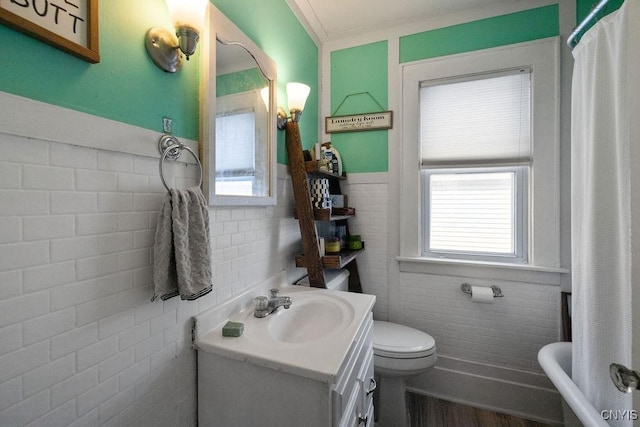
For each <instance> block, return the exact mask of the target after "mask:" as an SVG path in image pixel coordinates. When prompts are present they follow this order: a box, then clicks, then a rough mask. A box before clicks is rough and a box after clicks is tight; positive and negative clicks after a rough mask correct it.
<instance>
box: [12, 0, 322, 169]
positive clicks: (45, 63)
mask: <svg viewBox="0 0 640 427" xmlns="http://www.w3.org/2000/svg"><path fill="white" fill-rule="evenodd" d="M213 3H214V4H215V5H216V6H218V8H219V9H220V10H222V11H223V12H225V13H226V14H227V16H229V17H230V18H231V19H232V20H233V21H234V22H235V23H236V24H237V25H238V26H239V27H240V28H242V29H243V30H244V31H245V32H246V33H247V34H248V35H249V37H251V38H252V39H253V40H254V41H255V42H256V43H257V44H258V45H259V46H261V47H262V48H263V49H264V51H265V52H266V53H267V54H268V55H269V56H271V57H272V58H273V59H274V60H275V61H276V63H277V64H278V76H279V84H278V86H279V92H282V93H284V89H283V88H284V83H285V82H287V81H301V82H304V83H306V84H308V85H310V86H311V87H312V94H313V96H312V97H311V98H310V99H309V102H308V106H309V107H308V108H307V109H305V117H304V119H303V121H302V122H301V124H300V126H301V132H302V134H303V137H305V139H309V140H311V139H314V140H315V139H316V138H317V134H318V126H317V117H318V107H317V104H318V98H317V96H318V95H317V93H318V90H317V89H318V49H317V47H316V46H315V44H314V43H313V41H312V40H311V38H310V37H309V35H308V34H307V33H306V31H305V30H304V28H303V27H302V26H301V25H300V23H299V22H298V20H297V19H296V17H295V16H294V15H293V12H292V11H291V10H290V9H289V7H288V6H287V4H286V0H261V1H259V2H255V1H252V0H214V1H213ZM99 4H100V11H99V15H100V17H99V25H100V55H101V61H100V63H99V64H89V63H88V62H85V61H83V60H80V59H77V58H75V57H73V56H71V55H68V54H66V53H64V52H62V51H60V50H58V49H55V48H53V47H50V46H49V45H47V44H44V43H42V42H40V41H38V40H35V39H33V38H31V37H29V36H26V35H24V34H22V33H19V32H17V31H14V30H12V29H11V28H8V27H6V26H4V25H1V24H0V43H1V44H2V45H3V46H5V47H10V49H8V50H7V52H6V53H5V55H4V58H3V59H2V66H0V91H4V92H8V93H13V94H16V95H20V96H24V97H27V98H31V99H35V100H38V101H43V102H46V103H49V104H53V105H59V106H62V107H67V108H70V109H73V110H77V111H82V112H86V113H89V114H92V115H95V116H100V117H105V118H109V119H113V120H116V121H119V122H123V123H128V124H131V125H135V126H140V127H143V128H147V129H152V130H156V131H161V130H162V117H163V116H168V117H171V118H173V120H174V122H173V124H174V133H175V134H176V135H178V136H180V137H185V138H189V139H198V129H199V119H198V85H199V83H198V82H199V61H200V58H199V53H196V55H194V57H192V58H191V60H190V61H189V62H188V63H186V64H185V66H184V68H183V69H182V71H180V72H179V73H176V74H168V73H164V72H163V71H161V70H160V69H158V68H156V66H155V65H153V63H152V62H151V60H149V59H148V57H147V53H146V51H145V49H144V35H145V33H146V32H147V30H148V29H149V28H151V27H153V26H163V27H167V28H171V24H170V22H169V17H168V14H167V10H166V5H165V2H164V0H135V1H131V0H105V1H101V2H99ZM292 40H293V42H292ZM280 99H283V98H282V97H281V98H280ZM4 108H7V107H4ZM278 139H279V141H282V142H280V143H279V147H278V161H279V162H280V163H285V154H284V152H285V151H284V143H283V141H284V137H283V136H282V135H279V136H278ZM314 142H315V141H314ZM310 144H313V142H310Z"/></svg>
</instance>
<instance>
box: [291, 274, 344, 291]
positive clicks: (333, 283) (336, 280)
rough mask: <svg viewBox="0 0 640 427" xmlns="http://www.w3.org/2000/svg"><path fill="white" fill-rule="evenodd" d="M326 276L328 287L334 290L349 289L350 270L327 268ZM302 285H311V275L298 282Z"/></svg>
mask: <svg viewBox="0 0 640 427" xmlns="http://www.w3.org/2000/svg"><path fill="white" fill-rule="evenodd" d="M324 278H325V280H326V282H327V283H326V285H327V289H332V290H334V291H345V292H347V291H348V290H349V271H348V270H325V271H324ZM298 284H299V285H301V286H309V277H308V276H307V277H305V278H303V279H300V281H299V282H298Z"/></svg>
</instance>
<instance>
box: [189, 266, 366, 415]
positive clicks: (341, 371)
mask: <svg viewBox="0 0 640 427" xmlns="http://www.w3.org/2000/svg"><path fill="white" fill-rule="evenodd" d="M283 283H284V276H283V275H279V276H278V277H275V278H273V279H270V280H269V281H267V282H265V283H264V284H261V285H259V286H258V287H256V288H254V289H253V290H251V291H250V292H247V293H246V294H244V295H241V296H239V297H237V298H235V299H234V300H232V301H230V302H229V303H227V304H225V305H224V306H223V307H216V308H215V309H213V310H210V312H205V313H203V314H201V315H199V316H197V317H196V321H195V328H194V345H195V347H196V349H197V350H198V424H199V425H200V426H265V427H266V426H278V427H286V426H291V427H294V426H295V427H298V426H305V427H313V426H317V427H327V426H335V427H342V426H372V425H373V390H374V389H375V381H374V379H373V348H372V334H373V317H372V314H371V309H372V308H373V304H374V302H375V297H374V296H371V295H364V294H354V293H347V292H340V291H331V290H325V289H314V288H305V287H300V286H290V285H283ZM273 287H278V288H280V294H281V295H287V296H290V297H291V301H292V304H291V307H290V308H289V309H284V308H282V307H281V308H279V309H278V310H277V311H275V312H274V313H272V314H270V315H269V316H267V317H265V318H256V317H254V316H253V311H254V303H253V298H254V297H255V296H259V295H267V294H268V290H269V288H273ZM227 320H230V321H234V322H242V323H243V324H244V332H243V334H242V336H240V337H237V338H234V337H223V336H222V327H223V326H224V324H225V323H226V321H227Z"/></svg>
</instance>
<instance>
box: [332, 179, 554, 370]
mask: <svg viewBox="0 0 640 427" xmlns="http://www.w3.org/2000/svg"><path fill="white" fill-rule="evenodd" d="M353 181H355V180H353ZM343 190H344V192H345V193H346V194H348V195H349V204H350V205H351V206H353V207H355V208H356V217H355V218H354V219H353V220H351V221H350V222H349V224H350V231H351V232H352V233H353V234H361V235H362V238H363V240H365V245H366V250H365V251H364V253H363V254H362V255H361V256H359V257H358V270H359V273H360V277H361V281H362V283H363V290H364V292H366V293H369V294H374V295H376V305H375V307H374V309H373V311H374V316H375V318H376V319H380V320H387V319H388V318H392V320H394V321H397V322H400V323H403V324H406V325H409V326H412V327H415V328H417V329H421V330H423V331H425V332H427V333H429V334H430V335H432V336H433V337H434V338H435V340H436V345H437V349H438V353H439V354H441V355H446V356H450V357H453V358H458V359H463V360H468V361H471V362H477V363H481V364H486V365H494V366H500V367H505V368H513V369H521V370H525V371H530V372H535V373H541V372H542V370H541V368H540V366H539V364H538V362H537V354H538V350H539V349H540V348H541V347H543V346H544V345H545V344H548V343H550V342H554V341H559V340H560V287H559V286H554V285H544V284H537V283H525V282H508V281H504V280H500V281H496V280H484V279H477V278H473V277H462V276H460V275H459V273H456V272H455V267H452V274H451V275H450V276H438V275H432V274H413V273H402V272H401V273H400V274H399V278H400V283H397V284H389V283H388V281H389V272H388V269H389V258H388V256H389V255H388V240H389V239H393V238H396V237H395V236H389V235H388V232H387V230H388V227H387V221H388V203H389V202H388V199H389V197H388V185H387V184H385V183H355V184H354V183H350V182H349V181H347V183H346V184H345V185H344V186H343ZM464 282H469V283H472V284H473V285H478V286H491V285H498V286H499V287H500V288H502V291H503V293H504V294H505V297H504V298H497V299H495V302H494V304H492V305H487V304H478V303H472V302H471V298H470V297H469V296H468V295H466V294H464V293H462V291H461V290H460V285H461V284H462V283H464ZM394 288H395V289H394ZM390 289H393V290H394V292H397V295H398V297H399V301H398V306H397V307H390V306H389V299H388V295H389V291H390Z"/></svg>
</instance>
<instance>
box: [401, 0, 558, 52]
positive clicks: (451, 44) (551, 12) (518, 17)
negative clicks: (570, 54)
mask: <svg viewBox="0 0 640 427" xmlns="http://www.w3.org/2000/svg"><path fill="white" fill-rule="evenodd" d="M559 28H560V26H559V10H558V5H557V4H554V5H550V6H545V7H540V8H537V9H530V10H525V11H522V12H517V13H511V14H508V15H502V16H496V17H493V18H487V19H482V20H479V21H474V22H468V23H464V24H460V25H454V26H451V27H446V28H439V29H437V30H432V31H425V32H423V33H418V34H413V35H410V36H405V37H401V38H400V62H401V63H403V62H410V61H417V60H420V59H428V58H435V57H438V56H444V55H451V54H455V53H462V52H471V51H474V50H480V49H487V48H491V47H497V46H505V45H509V44H513V43H521V42H526V41H531V40H537V39H542V38H546V37H553V36H557V35H558V34H559V31H560V30H559Z"/></svg>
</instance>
